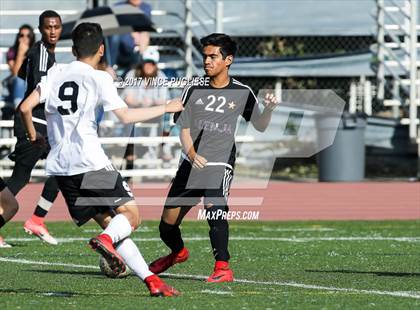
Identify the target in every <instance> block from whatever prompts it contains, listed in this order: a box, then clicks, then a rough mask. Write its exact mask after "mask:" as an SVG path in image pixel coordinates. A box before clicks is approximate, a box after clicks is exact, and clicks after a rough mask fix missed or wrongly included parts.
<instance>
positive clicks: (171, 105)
mask: <svg viewBox="0 0 420 310" xmlns="http://www.w3.org/2000/svg"><path fill="white" fill-rule="evenodd" d="M182 110H184V106H183V104H182V101H181V98H174V99H172V100H168V102H167V104H166V106H165V111H166V112H169V113H174V112H180V111H182Z"/></svg>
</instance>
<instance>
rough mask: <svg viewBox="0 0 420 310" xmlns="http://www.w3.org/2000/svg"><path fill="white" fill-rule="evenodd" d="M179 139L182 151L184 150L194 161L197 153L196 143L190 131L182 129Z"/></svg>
mask: <svg viewBox="0 0 420 310" xmlns="http://www.w3.org/2000/svg"><path fill="white" fill-rule="evenodd" d="M179 139H180V140H181V145H182V149H183V150H184V152H185V154H187V156H188V158H189V159H190V160H191V161H193V160H194V158H195V155H197V153H196V152H195V149H194V143H193V140H192V138H191V133H190V129H189V128H182V129H181V134H180V135H179Z"/></svg>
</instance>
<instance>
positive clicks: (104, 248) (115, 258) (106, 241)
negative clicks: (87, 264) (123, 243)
mask: <svg viewBox="0 0 420 310" xmlns="http://www.w3.org/2000/svg"><path fill="white" fill-rule="evenodd" d="M89 246H90V247H91V248H92V250H94V251H96V252H98V253H99V254H101V255H102V256H103V258H105V260H106V261H107V262H108V265H109V267H110V268H111V269H112V270H113V271H114V272H115V274H120V273H123V272H125V263H124V260H123V259H122V257H121V256H120V255H119V254H118V253H117V250H115V248H114V245H113V244H112V239H111V237H110V236H108V235H107V234H100V235H98V236H96V237H95V238H92V239H90V241H89Z"/></svg>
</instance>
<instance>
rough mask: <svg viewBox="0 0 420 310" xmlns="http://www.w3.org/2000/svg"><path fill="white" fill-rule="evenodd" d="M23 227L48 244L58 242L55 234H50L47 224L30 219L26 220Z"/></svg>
mask: <svg viewBox="0 0 420 310" xmlns="http://www.w3.org/2000/svg"><path fill="white" fill-rule="evenodd" d="M23 229H24V230H25V232H26V233H28V234H30V235H35V236H37V237H38V238H39V239H41V240H42V241H45V242H46V243H48V244H51V245H57V244H58V242H57V240H56V239H55V238H54V237H53V236H51V235H50V233H49V232H48V229H47V227H46V226H45V225H39V224H36V223H35V222H34V221H32V220H31V219H29V220H27V221H26V222H25V225H23Z"/></svg>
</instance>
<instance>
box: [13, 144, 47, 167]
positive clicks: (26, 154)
mask: <svg viewBox="0 0 420 310" xmlns="http://www.w3.org/2000/svg"><path fill="white" fill-rule="evenodd" d="M49 151H50V146H49V145H48V143H47V144H46V145H44V146H38V145H34V144H32V143H31V142H29V141H28V140H27V139H25V138H18V140H17V142H16V145H15V150H14V151H13V152H12V153H11V154H10V155H9V159H10V160H12V161H14V162H17V163H19V164H23V165H30V166H32V167H33V166H35V164H36V162H37V161H38V160H39V159H45V158H47V156H48V153H49Z"/></svg>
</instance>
